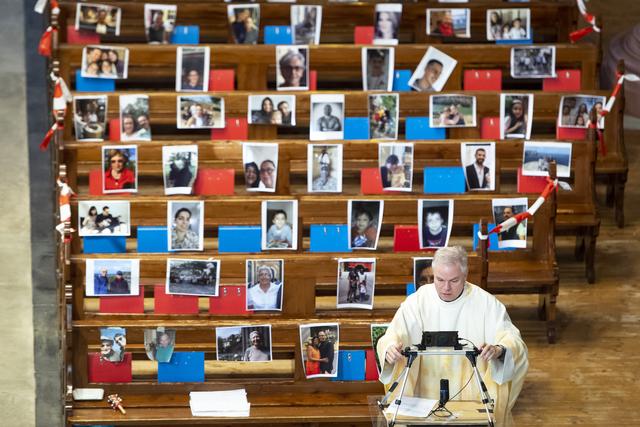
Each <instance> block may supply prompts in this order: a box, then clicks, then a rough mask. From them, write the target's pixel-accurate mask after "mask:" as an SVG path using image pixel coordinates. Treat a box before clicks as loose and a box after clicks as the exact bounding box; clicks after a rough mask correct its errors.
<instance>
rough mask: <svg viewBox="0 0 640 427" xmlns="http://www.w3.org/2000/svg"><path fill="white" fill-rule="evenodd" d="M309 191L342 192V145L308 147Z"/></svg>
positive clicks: (314, 145) (312, 145)
mask: <svg viewBox="0 0 640 427" xmlns="http://www.w3.org/2000/svg"><path fill="white" fill-rule="evenodd" d="M307 191H308V192H309V193H341V192H342V144H329V145H323V144H308V145H307Z"/></svg>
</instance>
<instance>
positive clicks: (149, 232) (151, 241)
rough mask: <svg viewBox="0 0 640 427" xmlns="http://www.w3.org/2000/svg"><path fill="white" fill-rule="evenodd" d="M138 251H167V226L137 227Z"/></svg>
mask: <svg viewBox="0 0 640 427" xmlns="http://www.w3.org/2000/svg"><path fill="white" fill-rule="evenodd" d="M138 252H139V253H165V252H169V243H168V242H167V227H138Z"/></svg>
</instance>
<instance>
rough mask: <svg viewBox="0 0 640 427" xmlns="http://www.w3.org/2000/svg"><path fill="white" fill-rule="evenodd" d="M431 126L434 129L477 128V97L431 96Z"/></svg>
mask: <svg viewBox="0 0 640 427" xmlns="http://www.w3.org/2000/svg"><path fill="white" fill-rule="evenodd" d="M429 111H430V112H431V115H430V116H429V119H430V123H429V125H430V126H431V127H432V128H457V127H475V126H476V97H475V96H469V95H457V94H455V95H454V94H451V95H431V96H430V97H429Z"/></svg>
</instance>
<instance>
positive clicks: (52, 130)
mask: <svg viewBox="0 0 640 427" xmlns="http://www.w3.org/2000/svg"><path fill="white" fill-rule="evenodd" d="M58 129H62V126H59V125H58V123H54V124H53V125H51V128H50V129H49V130H48V131H47V134H46V135H45V136H44V138H43V139H42V142H41V143H40V150H42V151H45V150H46V149H47V147H49V143H50V142H51V138H53V135H55V133H56V130H58Z"/></svg>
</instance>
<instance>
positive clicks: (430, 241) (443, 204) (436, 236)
mask: <svg viewBox="0 0 640 427" xmlns="http://www.w3.org/2000/svg"><path fill="white" fill-rule="evenodd" d="M452 225H453V200H451V199H449V200H418V226H419V227H420V234H419V237H420V249H431V248H442V247H444V246H447V244H448V243H449V237H450V236H451V227H452Z"/></svg>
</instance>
